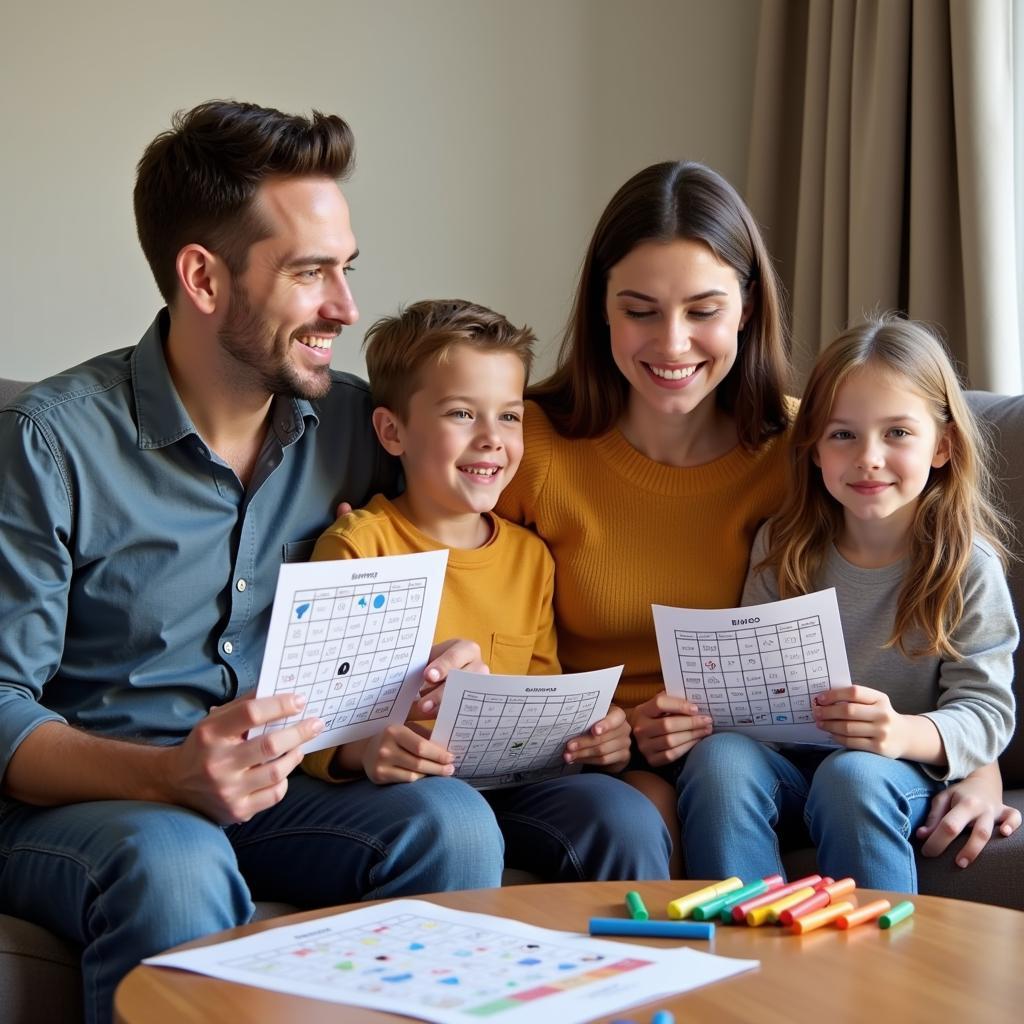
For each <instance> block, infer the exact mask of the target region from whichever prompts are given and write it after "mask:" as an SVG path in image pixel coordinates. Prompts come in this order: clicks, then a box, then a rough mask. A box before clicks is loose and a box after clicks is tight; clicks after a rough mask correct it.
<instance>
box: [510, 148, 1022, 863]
mask: <svg viewBox="0 0 1024 1024" xmlns="http://www.w3.org/2000/svg"><path fill="white" fill-rule="evenodd" d="M787 369H788V359H787V345H786V332H785V327H784V317H783V312H782V306H781V300H780V289H779V284H778V281H777V278H776V275H775V272H774V269H773V267H772V264H771V261H770V259H769V257H768V254H767V251H766V249H765V246H764V243H763V241H762V239H761V236H760V232H759V230H758V228H757V225H756V223H755V222H754V219H753V217H752V216H751V214H750V212H749V210H748V209H747V207H746V205H745V204H744V203H743V201H742V199H741V198H740V197H739V195H738V194H737V193H736V191H735V190H734V189H733V188H732V187H731V186H730V185H729V184H728V182H726V181H725V180H724V179H723V178H721V177H720V176H719V175H718V174H716V173H715V172H714V171H712V170H710V169H709V168H707V167H704V166H703V165H701V164H697V163H662V164H656V165H654V166H652V167H648V168H646V169H645V170H643V171H641V172H640V173H639V174H637V175H635V176H634V177H633V178H631V179H630V180H629V181H628V182H626V184H625V185H623V186H622V188H620V189H619V191H618V192H617V193H616V194H615V196H614V197H613V198H612V200H611V202H610V203H609V204H608V207H607V209H606V210H605V211H604V213H603V215H602V216H601V219H600V221H599V222H598V225H597V229H596V230H595V232H594V236H593V238H592V239H591V243H590V246H589V248H588V250H587V255H586V258H585V260H584V263H583V269H582V272H581V276H580V283H579V288H578V291H577V295H576V300H575V304H574V308H573V314H572V317H571V320H570V324H569V327H568V330H567V332H566V335H565V339H564V341H563V344H562V349H561V352H560V355H559V362H558V369H557V370H556V371H555V373H554V374H552V376H551V377H549V378H548V379H547V380H546V381H543V382H541V383H540V384H538V385H537V386H535V387H534V388H533V389H532V390H531V392H530V397H531V398H532V399H533V401H532V402H531V403H529V404H528V407H527V414H526V420H525V424H524V440H525V455H524V458H523V462H522V464H521V466H520V469H519V472H518V474H517V476H516V477H515V479H514V480H513V481H512V482H511V484H510V485H509V486H508V487H507V489H506V490H505V492H504V494H503V495H502V498H501V501H500V502H499V504H498V509H497V511H498V512H499V513H501V514H502V515H505V516H507V517H508V518H510V519H513V520H515V521H517V522H522V523H526V524H527V525H529V526H532V527H533V528H534V529H535V530H536V531H537V533H538V534H539V535H540V536H541V537H542V538H543V539H544V540H545V541H546V543H547V544H548V546H549V548H550V549H551V553H552V555H553V556H554V559H555V565H556V572H555V616H556V625H557V629H558V638H559V647H558V655H559V660H560V661H561V664H562V665H563V667H564V668H565V670H566V671H584V670H587V669H591V668H598V667H606V666H608V665H613V664H618V663H620V662H621V663H623V664H624V665H625V668H624V671H623V677H622V682H621V684H620V687H619V690H618V692H617V694H616V701H617V702H618V703H619V704H621V705H622V706H623V707H624V708H625V709H626V711H627V715H628V717H629V721H630V724H631V726H632V729H633V735H634V737H635V740H636V744H637V748H638V751H639V755H640V759H639V764H640V765H641V766H649V767H652V768H655V769H662V770H664V769H666V767H667V766H676V767H677V763H678V761H679V759H680V758H681V757H682V756H683V755H684V754H685V753H686V752H687V751H688V750H689V749H690V748H691V747H692V746H693V745H694V744H695V743H697V742H698V741H699V740H700V739H701V738H702V737H703V736H706V735H708V734H709V733H710V732H711V722H710V719H708V718H707V717H705V716H700V715H698V714H697V709H696V708H695V707H694V706H693V705H691V704H690V702H689V701H687V700H686V699H685V698H682V697H674V696H671V695H670V694H668V693H667V692H666V691H665V689H664V683H663V682H662V679H661V670H660V664H659V660H658V652H657V644H656V641H655V635H654V628H653V624H652V621H651V613H650V606H651V604H652V603H655V604H666V605H673V606H677V607H707V608H714V607H732V606H735V605H737V604H738V603H739V600H740V595H741V591H742V587H743V580H744V576H745V574H746V570H747V562H748V559H749V551H750V545H751V542H752V541H753V537H754V534H755V533H756V531H757V528H758V526H759V525H760V524H761V522H763V521H764V520H765V519H767V518H768V516H769V515H771V514H772V513H774V512H775V511H776V510H777V509H778V507H779V505H780V503H781V500H782V496H783V490H784V487H785V480H786V470H785V460H786V452H785V438H784V434H785V431H786V429H787V426H788V421H789V408H788V406H787V402H786V399H785V385H786V374H787ZM668 774H670V775H671V776H674V775H675V771H674V770H673V771H671V772H670V773H668ZM629 778H630V781H632V782H633V783H634V784H636V785H638V786H639V788H642V789H643V790H644V792H646V793H647V794H648V795H649V796H651V798H652V799H654V800H655V802H656V803H657V804H658V806H659V809H661V810H662V813H663V814H664V815H665V816H666V819H669V818H671V817H672V816H674V812H675V794H674V792H671V791H669V790H668V787H667V786H666V785H665V783H664V782H663V781H661V780H659V779H658V778H657V777H656V776H654V775H652V774H650V773H646V772H631V773H629ZM936 801H937V803H936V805H934V806H933V813H932V814H931V815H930V816H929V818H928V820H927V821H926V824H925V826H923V828H924V829H925V830H926V834H927V836H928V837H929V843H926V846H925V849H926V851H927V852H929V853H937V852H940V850H941V849H943V848H945V846H946V845H947V844H948V842H949V839H950V838H951V836H949V835H948V832H949V829H950V828H951V827H952V826H957V831H958V832H959V831H960V829H962V828H963V827H965V826H966V825H967V824H971V825H972V826H973V835H972V839H971V842H970V843H969V844H968V847H965V850H964V851H963V852H962V853H961V859H962V858H963V857H964V856H965V855H966V856H968V858H969V859H968V861H967V862H968V863H969V860H970V859H973V857H974V856H976V855H977V852H978V851H979V850H980V849H981V847H982V846H984V838H985V837H986V836H987V834H988V832H989V831H990V830H991V827H992V825H993V823H994V822H999V823H1000V825H1001V826H1002V831H1003V832H1004V834H1008V832H1010V831H1013V829H1014V828H1016V827H1017V826H1018V825H1019V824H1020V815H1019V814H1018V813H1017V812H1016V811H1013V810H1012V809H1011V808H1006V807H1004V806H1003V804H1002V784H1001V779H1000V777H999V773H998V768H997V767H996V766H989V767H987V768H984V769H979V771H978V772H976V773H975V774H974V775H973V776H971V777H969V779H967V780H965V781H964V782H963V783H960V784H958V786H957V787H952V788H951V789H950V790H947V791H945V792H944V793H942V794H940V795H939V796H938V797H936ZM943 820H944V822H945V823H944V824H943V826H942V827H941V828H939V824H940V821H943Z"/></svg>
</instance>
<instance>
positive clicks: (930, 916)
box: [115, 882, 1024, 1024]
mask: <svg viewBox="0 0 1024 1024" xmlns="http://www.w3.org/2000/svg"><path fill="white" fill-rule="evenodd" d="M703 884H705V883H701V882H637V883H625V882H580V883H574V884H561V885H516V886H505V887H503V888H500V889H479V890H475V891H470V892H455V893H442V894H437V895H430V896H423V897H418V898H422V899H425V900H429V901H430V902H432V903H437V904H439V905H440V906H445V907H451V908H453V909H455V910H469V911H475V912H477V913H484V914H495V915H497V916H503V917H510V918H516V919H518V920H520V921H525V922H527V923H529V924H534V925H541V926H543V927H546V928H558V929H562V930H564V931H582V932H585V931H586V929H587V921H588V920H589V918H591V917H613V916H616V917H617V916H625V909H624V906H623V899H624V897H625V894H626V891H627V890H628V889H630V888H635V889H636V890H637V891H638V892H639V893H640V894H641V896H643V899H644V901H645V903H646V904H647V907H648V909H649V910H650V911H651V916H652V917H654V918H661V917H664V916H665V904H666V903H668V901H669V900H670V899H674V898H675V897H677V896H681V895H683V894H684V893H686V892H688V891H691V890H693V889H696V888H700V887H701V886H702V885H703ZM869 894H870V895H872V896H879V895H882V896H888V897H889V898H890V899H892V902H893V903H896V902H897V901H898V900H899V899H900V898H901V897H899V896H893V895H892V894H889V893H873V894H872V893H870V891H868V890H860V891H859V892H858V896H859V897H860V902H861V903H862V904H863V903H865V902H867V899H868V896H869ZM914 903H915V905H916V907H917V911H916V913H915V914H914V916H913V917H912V918H910V919H908V920H906V921H904V922H902V923H901V924H898V925H896V926H895V927H894V928H892V929H890V930H888V931H883V930H881V929H879V928H878V926H877V924H874V923H870V924H865V925H861V926H860V927H858V928H855V929H852V930H851V931H848V932H840V931H837V930H835V929H833V928H831V927H826V928H823V929H820V930H818V931H815V932H811V933H810V934H808V935H804V936H796V935H789V934H786V933H784V932H782V931H780V930H778V929H776V928H773V927H762V928H746V927H725V926H723V927H720V928H718V929H717V933H716V937H715V940H714V942H713V943H707V942H692V943H685V945H690V946H692V947H693V948H695V949H700V950H704V951H707V952H713V953H719V954H721V955H722V956H735V957H742V958H751V959H757V960H760V961H761V967H760V969H759V970H756V971H752V972H748V973H746V974H741V975H738V976H737V977H735V978H730V979H728V980H726V981H721V982H716V983H715V984H713V985H708V986H706V987H704V988H700V989H697V990H695V991H692V992H687V993H684V994H682V995H679V996H676V997H674V998H671V999H664V1000H661V1001H660V1002H659V1004H657V1005H658V1006H666V1007H669V1008H670V1009H672V1010H673V1011H675V1013H676V1017H677V1019H678V1020H679V1021H680V1024H693V1022H695V1021H708V1022H714V1024H727V1022H737V1024H739V1022H744V1024H746V1022H750V1021H758V1022H764V1024H776V1022H777V1024H800V1022H804V1021H806V1022H807V1024H834V1022H842V1021H851V1022H853V1021H856V1022H864V1021H868V1022H872V1024H888V1022H889V1021H894V1022H899V1024H910V1022H914V1021H922V1022H928V1024H940V1022H943V1021H953V1022H957V1024H968V1022H972V1021H980V1022H984V1024H998V1022H1001V1021H1010V1020H1019V1019H1020V1014H1021V1013H1022V1012H1024V958H1022V952H1024V913H1021V912H1019V911H1015V910H1006V909H1004V908H1002V907H992V906H987V905H984V904H979V903H967V902H964V901H960V900H947V899H941V898H939V897H936V896H916V897H914ZM358 906H366V904H353V905H350V906H348V907H332V908H330V909H328V910H319V911H310V912H308V913H304V914H294V915H292V916H290V917H287V918H277V919H275V920H270V921H261V922H260V923H258V924H253V925H248V926H246V927H245V928H235V929H232V930H231V931H226V932H221V933H220V934H218V935H216V936H211V937H209V938H207V939H205V940H199V941H197V942H194V943H190V945H193V946H197V945H205V944H207V943H210V942H215V941H223V940H225V939H229V938H238V937H240V936H242V935H249V934H252V933H253V932H256V931H263V930H265V929H267V928H273V927H275V926H277V925H279V924H281V923H282V922H284V921H288V922H296V921H301V920H311V919H313V918H316V917H322V916H324V915H325V914H331V913H337V912H338V911H339V910H344V909H348V910H353V909H355V908H356V907H358ZM622 941H626V942H637V943H640V944H649V945H661V946H664V945H666V944H667V942H668V940H664V939H660V940H659V939H654V940H646V942H645V941H644V940H639V939H623V940H622ZM656 1008H657V1006H655V1005H654V1004H652V1005H650V1006H648V1007H645V1008H644V1009H643V1010H640V1011H630V1012H621V1013H617V1014H615V1015H614V1016H615V1017H634V1018H635V1019H637V1020H639V1021H647V1020H649V1019H650V1014H651V1012H652V1010H654V1009H656ZM597 1019H598V1020H602V1021H607V1020H611V1019H612V1017H611V1016H609V1017H601V1018H597ZM115 1020H116V1021H118V1022H119V1024H172V1022H173V1024H224V1022H225V1021H259V1022H261V1024H276V1022H280V1024H294V1022H295V1021H301V1022H302V1024H328V1022H330V1024H337V1022H338V1021H339V1020H359V1021H364V1020H365V1021H368V1022H374V1024H376V1022H381V1024H383V1022H386V1021H393V1022H404V1024H409V1018H408V1017H399V1016H395V1015H393V1014H388V1013H375V1012H374V1011H372V1010H366V1009H363V1008H361V1007H346V1006H344V1005H341V1004H338V1003H326V1002H320V1001H318V1000H311V999H303V998H299V997H296V996H289V995H283V994H281V993H278V992H270V991H267V990H264V989H258V988H250V987H248V986H245V985H238V984H234V983H232V982H227V981H220V980H217V979H215V978H208V977H204V976H203V975H199V974H191V973H188V972H185V971H178V970H171V969H168V968H160V967H146V966H139V967H136V968H135V969H134V970H133V971H132V972H131V973H130V974H129V975H128V976H127V977H126V978H125V979H124V981H122V983H121V984H120V986H119V987H118V989H117V994H116V997H115Z"/></svg>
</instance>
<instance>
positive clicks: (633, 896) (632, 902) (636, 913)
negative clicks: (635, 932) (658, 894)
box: [626, 889, 651, 921]
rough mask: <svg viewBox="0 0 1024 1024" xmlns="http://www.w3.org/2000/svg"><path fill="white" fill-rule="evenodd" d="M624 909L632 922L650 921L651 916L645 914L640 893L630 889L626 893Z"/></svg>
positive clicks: (645, 909) (645, 910)
mask: <svg viewBox="0 0 1024 1024" xmlns="http://www.w3.org/2000/svg"><path fill="white" fill-rule="evenodd" d="M626 909H627V910H628V911H629V916H630V917H631V918H632V919H633V920H634V921H647V920H649V919H650V916H651V915H650V914H648V913H647V908H646V907H645V906H644V901H643V900H642V899H640V893H638V892H635V891H634V890H632V889H631V890H630V891H629V892H627V893H626Z"/></svg>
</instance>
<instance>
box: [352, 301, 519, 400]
mask: <svg viewBox="0 0 1024 1024" xmlns="http://www.w3.org/2000/svg"><path fill="white" fill-rule="evenodd" d="M535 340H536V338H535V336H534V333H533V331H532V330H531V329H530V328H529V327H526V326H523V327H516V326H515V324H512V323H509V321H508V320H506V319H505V317H503V316H502V315H501V314H500V313H495V312H494V310H493V309H488V308H487V307H486V306H478V305H476V304H475V303H473V302H466V301H464V300H463V299H428V300H425V301H423V302H414V303H412V305H410V306H406V307H405V308H404V309H402V311H401V312H400V313H399V315H398V316H385V317H381V318H380V319H379V320H378V321H377V322H376V323H374V324H373V326H372V327H371V328H370V329H369V330H368V331H367V332H366V339H365V341H364V342H363V348H364V349H365V351H366V372H367V376H368V377H369V378H370V391H371V393H372V395H373V402H374V405H377V406H384V407H385V408H386V409H390V410H391V412H393V413H394V414H395V415H396V416H398V417H399V418H400V419H403V420H404V419H405V417H406V416H407V415H408V412H409V399H410V398H411V397H412V395H413V393H414V392H415V391H416V390H417V389H418V388H419V372H420V368H421V367H422V366H423V365H424V364H425V363H427V362H429V361H431V360H432V361H433V362H434V363H436V364H442V363H445V362H446V361H447V360H448V358H449V356H450V354H451V351H452V349H453V348H455V347H456V346H457V345H469V346H470V347H472V348H475V349H477V350H479V351H481V352H508V353H511V354H512V355H515V356H518V357H519V360H520V362H522V364H523V370H524V372H525V377H524V383H525V381H528V380H529V379H530V367H531V366H532V364H533V343H534V341H535Z"/></svg>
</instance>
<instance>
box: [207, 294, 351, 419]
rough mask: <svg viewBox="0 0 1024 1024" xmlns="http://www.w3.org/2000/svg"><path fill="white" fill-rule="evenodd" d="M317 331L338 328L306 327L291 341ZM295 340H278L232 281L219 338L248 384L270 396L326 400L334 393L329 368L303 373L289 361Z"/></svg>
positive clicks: (296, 343)
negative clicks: (289, 354) (301, 335)
mask: <svg viewBox="0 0 1024 1024" xmlns="http://www.w3.org/2000/svg"><path fill="white" fill-rule="evenodd" d="M316 331H320V332H324V331H335V332H337V325H336V324H326V325H325V324H315V325H304V326H303V327H300V328H299V329H298V330H297V331H295V332H294V333H293V335H292V338H294V336H295V334H305V333H314V332H316ZM292 338H288V339H279V338H278V337H276V336H275V333H274V330H273V328H272V327H271V326H270V324H269V323H268V322H267V321H266V320H265V319H264V318H263V317H262V316H260V314H259V313H258V312H257V311H256V310H255V309H253V307H252V305H251V304H250V302H249V297H248V296H247V295H246V293H245V290H244V289H243V288H242V287H240V286H239V285H237V284H236V283H235V282H234V281H232V283H231V296H230V303H229V305H228V312H227V315H226V317H225V318H224V323H223V325H222V326H221V328H220V330H219V331H218V332H217V339H218V341H220V344H221V347H222V348H223V349H224V351H225V352H226V353H227V354H228V355H229V356H231V358H232V359H234V360H235V361H236V362H237V363H238V364H239V366H240V368H241V370H242V372H243V373H244V374H245V377H246V382H247V383H252V384H254V385H255V386H258V387H260V388H262V389H263V390H265V391H266V392H267V393H268V394H271V395H284V396H286V397H288V398H304V399H306V400H307V401H313V400H314V399H317V398H324V397H325V396H326V395H327V393H328V392H329V391H330V390H331V372H330V367H328V366H324V367H322V368H320V369H316V370H311V371H310V372H309V373H308V374H300V373H299V371H298V370H297V369H296V368H295V366H293V365H292V362H291V360H290V359H289V358H288V353H289V351H290V349H291V346H292V345H299V344H301V342H298V341H293V340H292Z"/></svg>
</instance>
